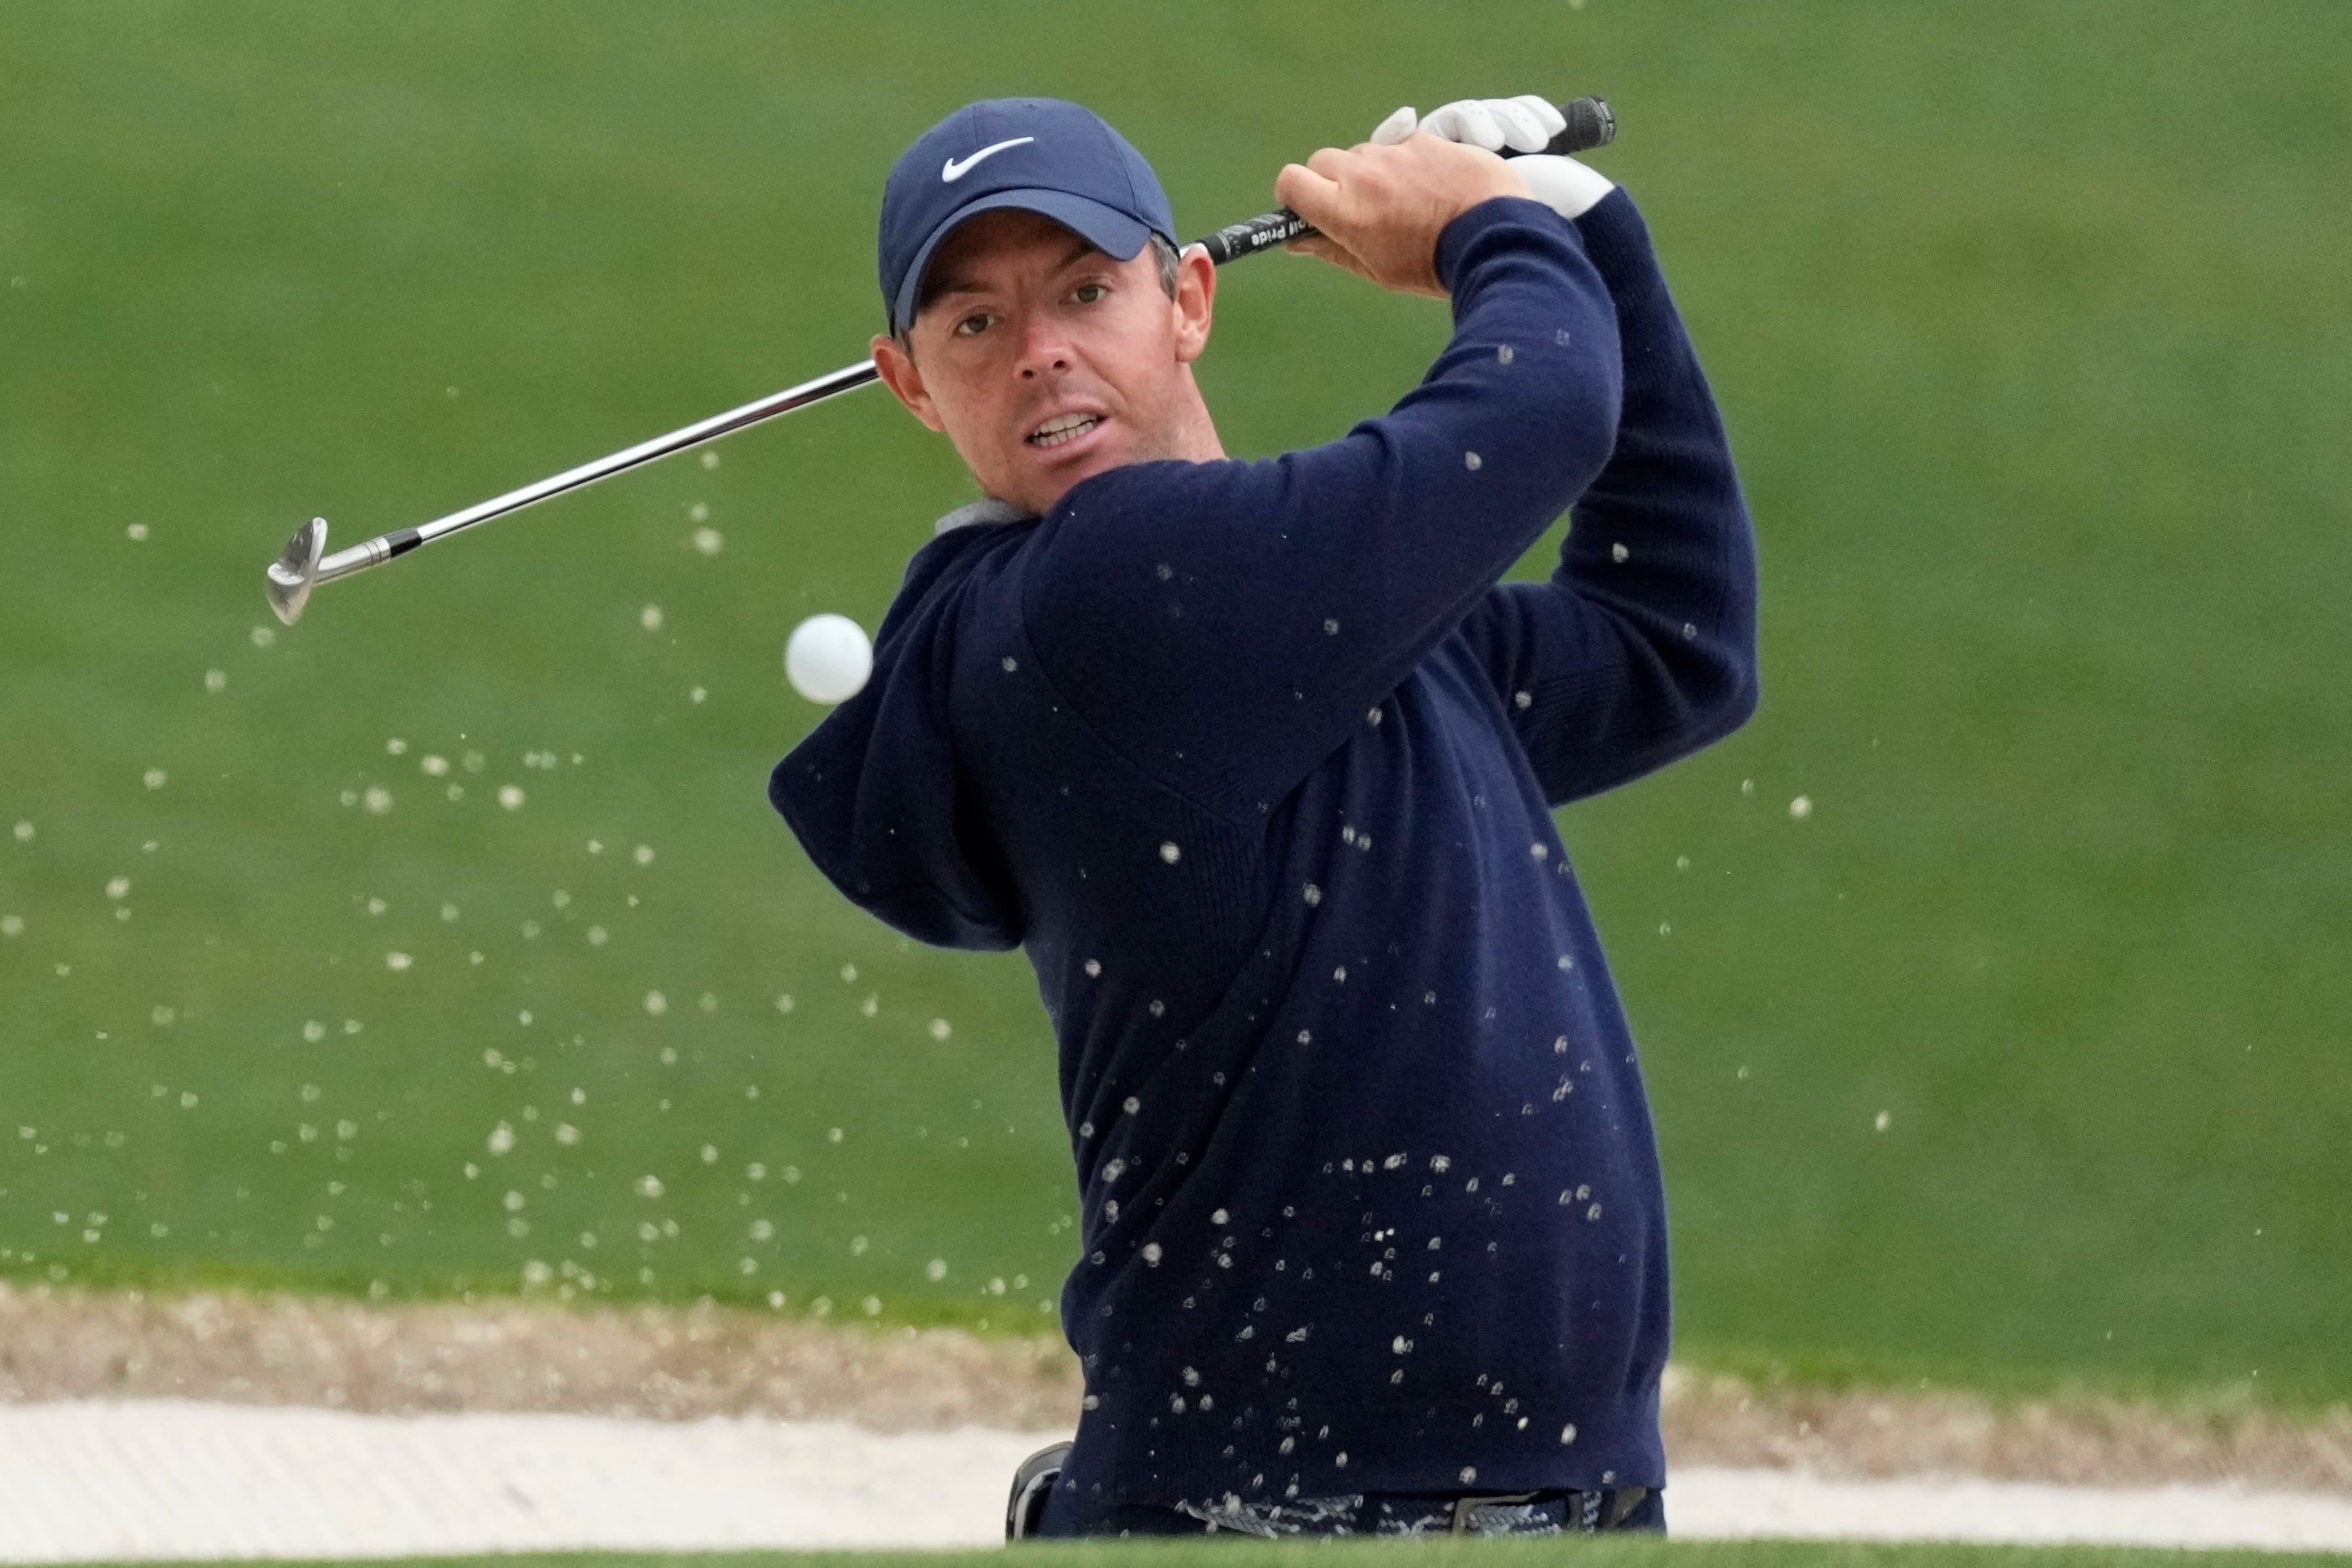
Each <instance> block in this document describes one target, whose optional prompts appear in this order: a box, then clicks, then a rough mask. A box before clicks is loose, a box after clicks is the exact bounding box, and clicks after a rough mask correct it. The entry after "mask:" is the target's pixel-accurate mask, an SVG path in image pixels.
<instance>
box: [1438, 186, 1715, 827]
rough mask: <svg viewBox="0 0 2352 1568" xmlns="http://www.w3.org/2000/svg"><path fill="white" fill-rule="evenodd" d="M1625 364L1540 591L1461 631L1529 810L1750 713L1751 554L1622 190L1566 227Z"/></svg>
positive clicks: (1522, 589) (1704, 737) (1515, 593)
mask: <svg viewBox="0 0 2352 1568" xmlns="http://www.w3.org/2000/svg"><path fill="white" fill-rule="evenodd" d="M1577 227H1578V228H1579V230H1580V232H1581V234H1582V235H1583V239H1584V244H1585V249H1586V253H1587V254H1588V255H1589V256H1591V260H1592V262H1593V264H1594V266H1595V267H1597V268H1598V269H1599V271H1600V274H1601V277H1602V278H1603V280H1604V281H1605V282H1606V283H1607V285H1608V287H1609V293H1610V298H1611V299H1612V303H1613V306H1614V308H1615V311H1616V317H1617V329H1618V336H1619V340H1620V342H1621V343H1622V350H1623V354H1624V401H1623V404H1622V413H1621V414H1620V417H1619V423H1618V427H1617V445H1616V450H1615V451H1614V452H1612V454H1611V455H1610V458H1609V461H1608V464H1607V465H1606V466H1605V467H1603V468H1602V469H1601V473H1600V476H1598V477H1597V478H1595V479H1594V480H1593V482H1592V484H1591V486H1590V487H1589V488H1587V489H1586V490H1585V492H1584V494H1583V496H1582V497H1581V498H1580V499H1579V500H1578V502H1577V503H1576V505H1575V507H1574V508H1573V509H1572V510H1571V512H1570V529H1569V534H1568V538H1567V540H1566V541H1565V542H1564V543H1563V544H1562V545H1561V547H1560V559H1559V570H1556V571H1554V572H1553V573H1552V576H1551V580H1549V582H1541V583H1532V582H1512V583H1506V584H1503V585H1501V586H1499V587H1497V588H1496V589H1495V590H1493V591H1491V592H1489V593H1487V594H1486V596H1485V598H1484V600H1483V601H1481V603H1480V604H1479V606H1478V607H1477V609H1476V610H1475V611H1474V612H1472V613H1471V614H1469V615H1468V616H1466V617H1465V619H1464V621H1463V625H1462V630H1463V634H1464V636H1465V639H1466V640H1467V641H1468V643H1470V646H1471V648H1472V651H1473V652H1474V653H1475V654H1476V655H1477V656H1478V658H1479V660H1480V662H1481V663H1482V664H1484V665H1485V667H1486V671H1487V674H1488V675H1489V677H1490V678H1491V679H1492V680H1493V681H1494V683H1495V685H1496V688H1497V689H1498V691H1499V693H1500V695H1502V697H1503V699H1504V703H1505V708H1506V711H1507V713H1508V714H1509V715H1510V717H1511V722H1512V725H1513V727H1514V728H1515V729H1516V730H1517V734H1518V737H1519V741H1520V744H1521V746H1522V747H1524V748H1525V750H1526V752H1527V755H1528V760H1529V762H1530V763H1531V764H1532V765H1533V767H1534V771H1535V775H1536V778H1537V780H1538V782H1539V783H1540V784H1541V786H1542V788H1543V791H1544V795H1545V798H1546V799H1547V800H1549V802H1550V803H1551V804H1553V805H1555V806H1557V805H1562V804H1565V803H1566V802H1568V801H1570V800H1578V799H1580V798H1582V797H1584V796H1588V795H1593V794H1597V793H1599V792H1600V791H1601V790H1603V789H1611V788H1613V787H1614V786H1616V785H1619V784H1622V783H1625V782H1627V781H1628V780H1630V779H1637V778H1639V777H1641V776H1642V775H1643V774H1644V773H1648V772H1650V771H1651V770H1653V769H1654V768H1661V767H1664V765H1665V764H1667V763H1669V762H1672V761H1674V760H1675V758H1679V757H1684V756H1687V755H1688V754H1689V753H1691V752H1694V751H1696V750H1698V749H1699V748H1700V747H1704V746H1706V745H1708V744H1710V743H1711V742H1713V741H1716V740H1717V739H1720V738H1721V737H1724V736H1726V735H1728V734H1729V733H1731V731H1733V730H1735V729H1737V728H1738V727H1739V726H1740V725H1741V724H1742V723H1744V722H1745V721H1746V720H1747V718H1748V715H1750V714H1751V713H1753V712H1754V711H1755V709H1756V704H1757V674H1756V662H1757V661H1756V597H1757V593H1756V545H1755V538H1754V535H1753V531H1752V528H1751V527H1750V525H1749V521H1748V508H1747V506H1746V504H1745V502H1743V501H1742V499H1741V498H1740V493H1739V478H1738V474H1737V473H1736V472H1734V470H1733V468H1732V463H1731V449H1730V446H1729V444H1728V443H1727V441H1726V440H1725V438H1724V432H1723V421H1722V419H1721V417H1720V416H1719V415H1718V414H1717V411H1716V406H1715V400H1714V397H1713V396H1712V395H1711V394H1710V393H1709V392H1708V391H1707V385H1706V377H1705V376H1704V375H1702V374H1701V373H1700V371H1699V366H1698V359H1697V356H1696V354H1695V353H1694V352H1693V351H1692V349H1691V343H1690V339H1689V337H1688V335H1687V334H1686V333H1685V331H1684V329H1683V324H1682V320H1681V318H1680V317H1679V315H1677V313H1676V312H1675V305H1674V301H1673V299H1672V298H1669V297H1668V295H1667V292H1666V285H1665V279H1664V277H1662V276H1661V275H1660V273H1659V270H1658V264H1657V259H1656V257H1655V256H1654V255H1653V254H1652V251H1651V248H1650V239H1649V235H1648V232H1647V230H1646V228H1645V227H1644V226H1643V223H1642V218H1641V214H1639V213H1638V212H1636V211H1635V210H1634V207H1633V202H1632V199H1631V198H1630V197H1628V196H1626V195H1625V193H1623V192H1622V191H1618V192H1615V193H1612V194H1611V195H1610V196H1609V197H1607V198H1606V199H1605V200H1603V201H1602V202H1601V203H1600V204H1598V205H1596V206H1595V207H1594V208H1593V209H1592V210H1591V212H1590V213H1587V214H1585V215H1584V216H1583V217H1581V218H1580V219H1578V220H1577Z"/></svg>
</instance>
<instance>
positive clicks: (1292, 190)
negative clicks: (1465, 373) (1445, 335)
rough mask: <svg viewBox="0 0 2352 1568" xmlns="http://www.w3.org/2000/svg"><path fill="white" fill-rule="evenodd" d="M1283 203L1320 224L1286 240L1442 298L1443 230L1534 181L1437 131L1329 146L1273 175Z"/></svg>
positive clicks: (1391, 284)
mask: <svg viewBox="0 0 2352 1568" xmlns="http://www.w3.org/2000/svg"><path fill="white" fill-rule="evenodd" d="M1274 193H1275V196H1276V199H1277V200H1279V201H1280V202H1281V203H1282V204H1283V205H1285V206H1286V207H1288V208H1289V209H1290V210H1291V211H1293V212H1295V213H1297V214H1298V215H1299V216H1300V217H1302V218H1305V219H1306V220H1307V222H1308V223H1310V224H1313V225H1315V226H1316V228H1318V230H1320V231H1321V233H1320V234H1319V235H1316V236H1314V237H1311V238H1307V239H1300V240H1293V241H1292V242H1291V243H1290V245H1289V246H1288V247H1287V248H1289V249H1292V250H1296V251H1302V252H1304V253H1306V254H1307V255H1309V256H1321V257H1322V258H1323V259H1324V260H1326V261H1329V262H1334V263H1337V264H1338V265H1339V266H1341V267H1346V268H1347V269H1348V270H1349V271H1350V272H1353V273H1355V274H1357V275H1358V276H1359V277H1368V278H1370V279H1371V280H1372V281H1373V282H1374V283H1377V284H1379V285H1380V286H1381V287H1383V288H1393V289H1396V290H1397V291H1398V292H1400V293H1404V294H1427V295H1432V296H1434V297H1435V298H1440V299H1443V298H1445V286H1444V284H1442V283H1440V282H1439V281H1438V278H1437V238H1438V235H1441V234H1443V233H1444V231H1445V225H1448V224H1450V223H1452V222H1453V221H1454V219H1455V218H1458V217H1460V216H1461V215H1462V214H1464V213H1466V212H1468V211H1469V210H1470V209H1471V208H1473V207H1475V206H1476V205H1477V204H1479V203H1481V202H1486V201H1491V200H1492V199H1494V198H1495V197H1496V196H1527V195H1528V194H1529V192H1528V183H1527V182H1526V181H1524V180H1522V179H1520V178H1519V177H1518V175H1517V174H1515V173H1513V172H1511V166H1510V165H1509V164H1508V163H1507V162H1504V161H1503V160H1502V159H1500V158H1498V157H1496V155H1495V154H1494V153H1492V152H1486V151H1484V150H1483V149H1480V148H1476V147H1465V146H1463V145H1461V144H1460V143H1457V142H1453V141H1440V140H1439V139H1438V138H1436V137H1434V136H1421V135H1415V136H1409V137H1407V138H1405V139H1404V141H1401V142H1399V143H1397V144H1396V145H1394V146H1391V147H1378V146H1374V145H1373V144H1372V143H1370V142H1369V141H1367V142H1362V143H1360V144H1359V145H1357V146H1354V147H1351V148H1349V149H1348V150H1347V151H1345V152H1341V151H1340V150H1339V149H1338V148H1336V147H1326V148H1324V149H1323V150H1322V151H1321V152H1318V153H1316V154H1315V156H1313V157H1312V158H1309V159H1308V160H1307V162H1306V165H1305V166H1304V167H1301V166H1300V165H1298V164H1297V163H1291V164H1286V165H1285V166H1284V168H1283V171H1282V172H1281V174H1280V175H1278V176H1277V177H1276V180H1275V182H1274Z"/></svg>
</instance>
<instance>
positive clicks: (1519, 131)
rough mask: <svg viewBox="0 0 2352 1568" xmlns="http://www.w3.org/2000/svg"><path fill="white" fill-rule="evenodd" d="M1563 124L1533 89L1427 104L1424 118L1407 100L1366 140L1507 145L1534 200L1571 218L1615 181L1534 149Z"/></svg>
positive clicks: (1497, 149) (1513, 169) (1609, 189)
mask: <svg viewBox="0 0 2352 1568" xmlns="http://www.w3.org/2000/svg"><path fill="white" fill-rule="evenodd" d="M1567 124H1568V121H1567V120H1566V119H1565V118H1563V117H1562V116H1561V114H1560V112H1559V109H1558V108H1557V107H1556V106H1554V105H1553V103H1552V102H1551V100H1550V99H1546V98H1541V97H1538V95H1536V94H1534V93H1529V94H1527V95H1526V96H1524V97H1521V98H1465V99H1457V100H1456V101H1454V102H1453V103H1449V104H1447V105H1445V106H1444V108H1443V109H1435V110H1431V111H1430V113H1429V117H1428V118H1427V119H1425V120H1424V119H1423V118H1421V117H1420V116H1418V115H1416V114H1415V113H1414V112H1413V111H1412V109H1411V107H1409V106H1408V107H1407V108H1404V109H1400V110H1397V111H1396V112H1395V113H1394V114H1391V115H1390V116H1389V117H1388V118H1387V119H1386V120H1381V123H1380V126H1379V128H1378V129H1377V130H1375V131H1373V132H1372V136H1371V140H1372V141H1373V143H1374V144H1375V145H1378V146H1383V147H1385V146H1391V145H1393V144H1395V143H1397V142H1400V141H1403V140H1404V139H1405V138H1406V137H1408V136H1411V135H1412V133H1413V132H1414V131H1423V132H1424V133H1426V134H1428V135H1431V136H1434V137H1437V138H1439V139H1440V140H1442V141H1460V142H1465V143H1467V144H1468V145H1470V146H1473V147H1483V148H1485V149H1486V151H1487V152H1502V151H1503V150H1504V149H1505V148H1509V149H1510V150H1511V151H1513V152H1517V153H1519V154H1521V156H1519V157H1517V158H1514V159H1512V160H1511V172H1513V173H1515V174H1517V175H1518V176H1519V177H1520V178H1521V179H1523V180H1525V181H1526V182H1527V183H1528V189H1529V190H1531V191H1533V192H1534V193H1535V197H1536V200H1537V201H1538V202H1541V203H1543V204H1544V205H1546V206H1548V207H1549V208H1550V209H1551V210H1552V211H1553V212H1556V213H1558V214H1559V215H1560V216H1561V217H1564V218H1576V217H1581V216H1582V215H1583V214H1585V213H1587V212H1589V211H1591V208H1592V206H1593V204H1595V203H1597V202H1598V201H1600V200H1601V197H1603V196H1605V195H1607V194H1608V193H1610V192H1612V191H1613V190H1615V189H1616V188H1617V187H1616V186H1615V185H1614V184H1612V183H1610V181H1609V180H1608V179H1607V178H1606V177H1605V176H1603V175H1602V174H1601V173H1600V172H1597V171H1595V170H1592V169H1589V168H1587V167H1586V166H1585V165H1583V164H1581V163H1580V162H1577V161H1576V160H1575V159H1573V158H1569V157H1564V156H1562V155H1560V154H1559V153H1556V152H1538V149H1539V148H1542V147H1546V146H1549V144H1550V142H1551V139H1552V138H1553V137H1555V136H1557V135H1559V133H1560V131H1562V130H1563V129H1564V128H1565V127H1566V126H1567Z"/></svg>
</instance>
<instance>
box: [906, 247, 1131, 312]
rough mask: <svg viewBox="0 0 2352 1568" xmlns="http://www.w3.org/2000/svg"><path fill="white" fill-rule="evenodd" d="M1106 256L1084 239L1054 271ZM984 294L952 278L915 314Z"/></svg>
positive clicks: (980, 288) (975, 285)
mask: <svg viewBox="0 0 2352 1568" xmlns="http://www.w3.org/2000/svg"><path fill="white" fill-rule="evenodd" d="M1104 254H1106V253H1105V252H1104V250H1103V248H1102V247H1101V246H1098V245H1097V244H1095V242H1094V241H1092V240H1087V239H1082V240H1080V241H1079V242H1078V243H1077V245H1076V247H1075V248H1073V249H1072V250H1071V252H1070V254H1069V255H1067V256H1064V257H1063V258H1062V259H1061V260H1060V261H1058V262H1056V263H1055V266H1054V270H1055V272H1064V271H1066V270H1068V268H1069V267H1071V265H1072V264H1074V263H1076V262H1078V261H1081V260H1083V259H1085V258H1086V257H1087V256H1089V255H1094V256H1101V255H1104ZM982 292H984V286H983V285H982V284H979V283H975V282H973V281H972V280H971V279H970V278H968V277H952V276H950V277H949V278H948V279H947V280H946V281H945V282H943V283H940V284H939V285H938V286H936V287H933V288H932V289H931V290H930V291H929V293H927V294H926V295H925V296H924V297H923V299H922V302H921V304H920V305H919V306H918V307H917V308H916V312H915V313H916V314H917V315H921V314H922V313H923V312H924V311H925V310H928V309H929V308H931V307H932V306H934V305H936V304H938V303H939V302H940V300H942V299H945V298H947V297H948V296H949V295H950V294H979V293H982Z"/></svg>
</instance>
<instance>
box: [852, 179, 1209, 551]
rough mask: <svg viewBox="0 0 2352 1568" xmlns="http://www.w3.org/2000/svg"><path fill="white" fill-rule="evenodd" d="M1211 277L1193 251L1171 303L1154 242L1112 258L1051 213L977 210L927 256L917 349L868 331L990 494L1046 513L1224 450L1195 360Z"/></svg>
mask: <svg viewBox="0 0 2352 1568" xmlns="http://www.w3.org/2000/svg"><path fill="white" fill-rule="evenodd" d="M1215 278H1216V270H1215V268H1214V267H1213V266H1212V265H1211V264H1210V262H1209V260H1208V258H1207V256H1204V255H1201V254H1198V253H1195V254H1193V255H1191V256H1186V257H1185V259H1184V262H1183V265H1182V267H1181V273H1180V277H1179V281H1178V286H1177V290H1176V298H1173V299H1171V298H1169V297H1168V294H1167V291H1166V290H1165V289H1164V288H1163V287H1161V285H1160V267H1159V263H1158V262H1157V260H1156V259H1155V258H1154V257H1153V256H1152V254H1151V250H1150V246H1146V247H1145V248H1144V249H1142V250H1140V251H1138V252H1137V253H1136V254H1135V256H1133V257H1132V258H1131V259H1129V260H1127V261H1114V260H1113V259H1111V258H1110V257H1109V256H1106V255H1104V254H1103V253H1102V252H1101V251H1099V250H1097V249H1096V248H1095V247H1094V246H1092V245H1090V244H1088V243H1087V241H1085V240H1083V239H1081V238H1079V237H1078V236H1077V235H1075V234H1072V233H1071V232H1070V231H1069V230H1068V229H1066V228H1064V227H1063V226H1062V225H1059V224H1057V223H1055V222H1054V221H1053V220H1051V219H1050V218H1045V217H1042V216H1040V215H1038V214H1034V213H1024V212H992V213H982V214H980V215H979V216H977V217H975V218H973V219H971V221H970V222H968V223H966V224H964V225H962V226H961V227H960V228H958V229H957V230H956V231H955V232H954V233H953V234H951V235H949V236H948V240H947V243H946V244H944V245H942V246H940V248H939V250H938V251H937V253H935V254H934V255H933V256H932V258H931V264H930V271H929V274H928V276H927V284H928V286H929V287H928V292H929V301H928V303H926V304H925V305H924V306H923V308H922V309H921V311H920V313H919V315H917V317H916V318H915V323H914V326H913V327H912V328H911V329H909V331H908V342H909V344H910V346H911V348H912V350H913V351H912V353H911V354H909V353H908V352H907V351H906V350H902V349H900V347H899V346H898V344H897V343H896V342H894V341H893V340H890V339H889V338H887V337H877V338H876V339H875V340H874V358H875V361H876V362H877V366H878V367H879V368H880V370H881V372H882V377H883V380H884V381H886V382H888V383H889V386H890V390H891V391H892V392H896V393H898V399H899V401H900V402H904V403H905V404H906V405H907V407H908V409H910V410H911V411H913V413H914V414H915V416H916V417H917V418H919V419H920V420H921V421H922V422H923V423H925V424H927V425H929V427H930V428H931V429H933V430H938V431H944V432H945V433H946V434H947V437H948V439H949V440H950V442H952V443H953V444H954V445H955V449H956V453H957V455H959V456H961V458H962V459H963V461H964V464H965V465H966V466H967V467H969V468H970V469H971V472H972V476H973V477H975V478H976V479H978V480H979V481H980V484H981V487H982V489H983V490H985V491H986V492H987V493H988V494H990V495H992V496H994V497H1000V498H1001V499H1003V500H1006V501H1010V502H1012V503H1013V505H1015V506H1017V507H1022V508H1023V509H1024V510H1025V511H1029V512H1034V513H1036V514H1037V515H1039V516H1043V515H1044V514H1045V513H1046V512H1047V511H1050V510H1051V509H1052V508H1053V507H1054V504H1055V502H1057V501H1059V500H1060V499H1061V498H1062V496H1063V494H1064V493H1065V492H1066V491H1067V490H1068V489H1069V488H1070V487H1071V486H1074V485H1076V483H1077V482H1078V481H1079V480H1081V479H1084V478H1087V477H1088V476H1091V475H1095V474H1099V473H1102V472H1103V471H1104V470H1106V469H1109V468H1116V467H1118V466H1120V465H1123V464H1129V463H1139V462H1146V461H1149V460H1150V459H1153V458H1160V457H1202V456H1213V455H1218V454H1217V452H1216V451H1215V449H1214V436H1213V434H1210V436H1209V438H1208V446H1207V448H1206V449H1203V447H1202V442H1201V438H1200V433H1201V431H1202V429H1204V428H1205V427H1206V414H1205V411H1203V410H1202V407H1201V402H1200V394H1199V392H1198V390H1197V389H1196V388H1195V386H1194V384H1193V382H1192V368H1191V367H1192V361H1194V360H1195V359H1197V358H1198V357H1199V356H1200V353H1201V350H1202V348H1203V347H1204V346H1205V345H1206V344H1207V342H1208V338H1209V315H1210V304H1211V300H1212V298H1213V294H1214V292H1215V287H1216V284H1215Z"/></svg>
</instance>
